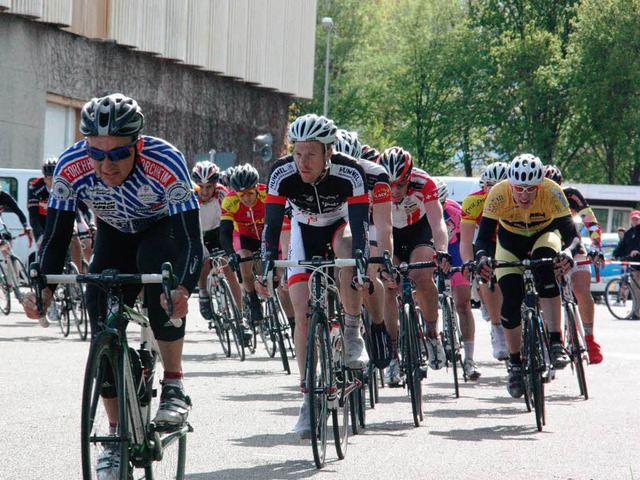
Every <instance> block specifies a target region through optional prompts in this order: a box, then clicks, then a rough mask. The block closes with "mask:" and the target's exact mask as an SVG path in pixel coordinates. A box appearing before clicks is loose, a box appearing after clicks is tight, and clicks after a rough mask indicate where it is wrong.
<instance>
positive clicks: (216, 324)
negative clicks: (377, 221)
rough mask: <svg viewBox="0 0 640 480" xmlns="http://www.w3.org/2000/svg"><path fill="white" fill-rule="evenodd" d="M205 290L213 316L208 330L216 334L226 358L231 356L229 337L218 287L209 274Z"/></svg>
mask: <svg viewBox="0 0 640 480" xmlns="http://www.w3.org/2000/svg"><path fill="white" fill-rule="evenodd" d="M207 291H208V292H209V302H210V305H211V312H212V314H213V318H212V319H211V320H209V330H214V331H215V332H216V336H217V337H218V341H219V342H220V346H221V347H222V352H223V353H224V356H225V357H226V358H229V357H230V356H231V338H230V336H229V331H228V330H227V329H225V322H224V318H223V315H224V312H223V311H222V310H223V309H222V308H220V302H219V299H218V289H217V288H215V287H214V286H213V281H212V278H211V275H209V276H208V277H207Z"/></svg>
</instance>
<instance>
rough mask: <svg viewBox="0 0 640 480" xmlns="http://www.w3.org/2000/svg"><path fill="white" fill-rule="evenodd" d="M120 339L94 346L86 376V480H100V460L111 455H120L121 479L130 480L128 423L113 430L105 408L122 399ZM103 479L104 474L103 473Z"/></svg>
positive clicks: (103, 339)
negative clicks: (117, 352)
mask: <svg viewBox="0 0 640 480" xmlns="http://www.w3.org/2000/svg"><path fill="white" fill-rule="evenodd" d="M115 343H116V339H115V337H114V336H113V335H111V334H110V333H107V332H105V333H101V334H100V335H99V336H98V337H96V339H95V340H94V341H93V342H92V344H91V348H90V351H89V358H88V360H87V366H86V369H85V374H84V387H83V394H82V417H81V426H80V450H81V454H82V476H83V479H84V480H98V479H99V478H101V477H99V476H98V472H97V470H96V468H97V467H98V466H99V465H98V460H99V459H100V458H101V457H103V456H104V455H105V454H107V451H109V450H111V451H114V450H115V451H118V452H119V453H120V465H121V471H120V472H119V476H118V478H119V479H120V480H126V479H128V478H129V473H130V472H129V443H128V441H127V440H126V438H127V434H126V430H125V429H126V423H127V422H126V421H125V422H118V421H117V420H118V419H115V421H114V422H113V423H117V424H118V426H117V427H116V428H112V427H110V426H109V424H110V420H109V416H108V415H107V409H106V408H105V398H103V397H106V399H107V400H106V401H107V402H113V401H114V400H115V399H116V398H118V397H120V396H121V395H122V392H119V391H118V390H119V389H120V388H121V386H122V382H120V381H119V379H118V375H119V373H118V372H119V370H118V360H117V357H116V354H115V353H114V345H115ZM101 474H102V475H103V474H104V472H101Z"/></svg>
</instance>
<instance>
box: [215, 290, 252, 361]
mask: <svg viewBox="0 0 640 480" xmlns="http://www.w3.org/2000/svg"><path fill="white" fill-rule="evenodd" d="M220 287H221V288H222V294H223V295H224V298H225V299H224V302H225V304H226V306H227V308H226V312H225V314H226V315H227V319H226V321H227V322H229V325H230V327H231V328H229V330H228V331H230V332H231V335H230V336H231V337H233V343H234V345H235V346H236V351H237V352H238V355H239V356H240V361H241V362H244V361H245V358H246V357H245V352H244V337H243V331H242V315H240V310H239V309H238V306H237V305H236V302H235V301H234V300H233V295H231V289H230V288H229V284H228V283H227V281H226V280H225V279H221V280H220Z"/></svg>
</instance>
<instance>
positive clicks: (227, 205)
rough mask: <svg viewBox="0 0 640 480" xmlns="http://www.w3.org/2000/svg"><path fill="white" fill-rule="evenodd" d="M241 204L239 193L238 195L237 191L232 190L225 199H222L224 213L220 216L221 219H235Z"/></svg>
mask: <svg viewBox="0 0 640 480" xmlns="http://www.w3.org/2000/svg"><path fill="white" fill-rule="evenodd" d="M239 206H240V199H239V198H238V195H236V192H235V191H232V192H230V193H229V194H228V195H227V196H226V197H224V200H222V214H221V216H220V221H222V220H231V221H232V222H233V221H235V215H236V212H237V211H238V207H239Z"/></svg>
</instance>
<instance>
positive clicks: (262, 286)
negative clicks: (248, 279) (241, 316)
mask: <svg viewBox="0 0 640 480" xmlns="http://www.w3.org/2000/svg"><path fill="white" fill-rule="evenodd" d="M276 280H277V277H275V276H274V277H273V281H274V282H275V281H276ZM253 286H254V287H255V289H256V292H258V295H260V296H261V297H263V298H267V297H268V296H269V289H268V288H267V284H266V283H262V277H261V276H259V275H258V276H256V280H255V281H254V282H253Z"/></svg>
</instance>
